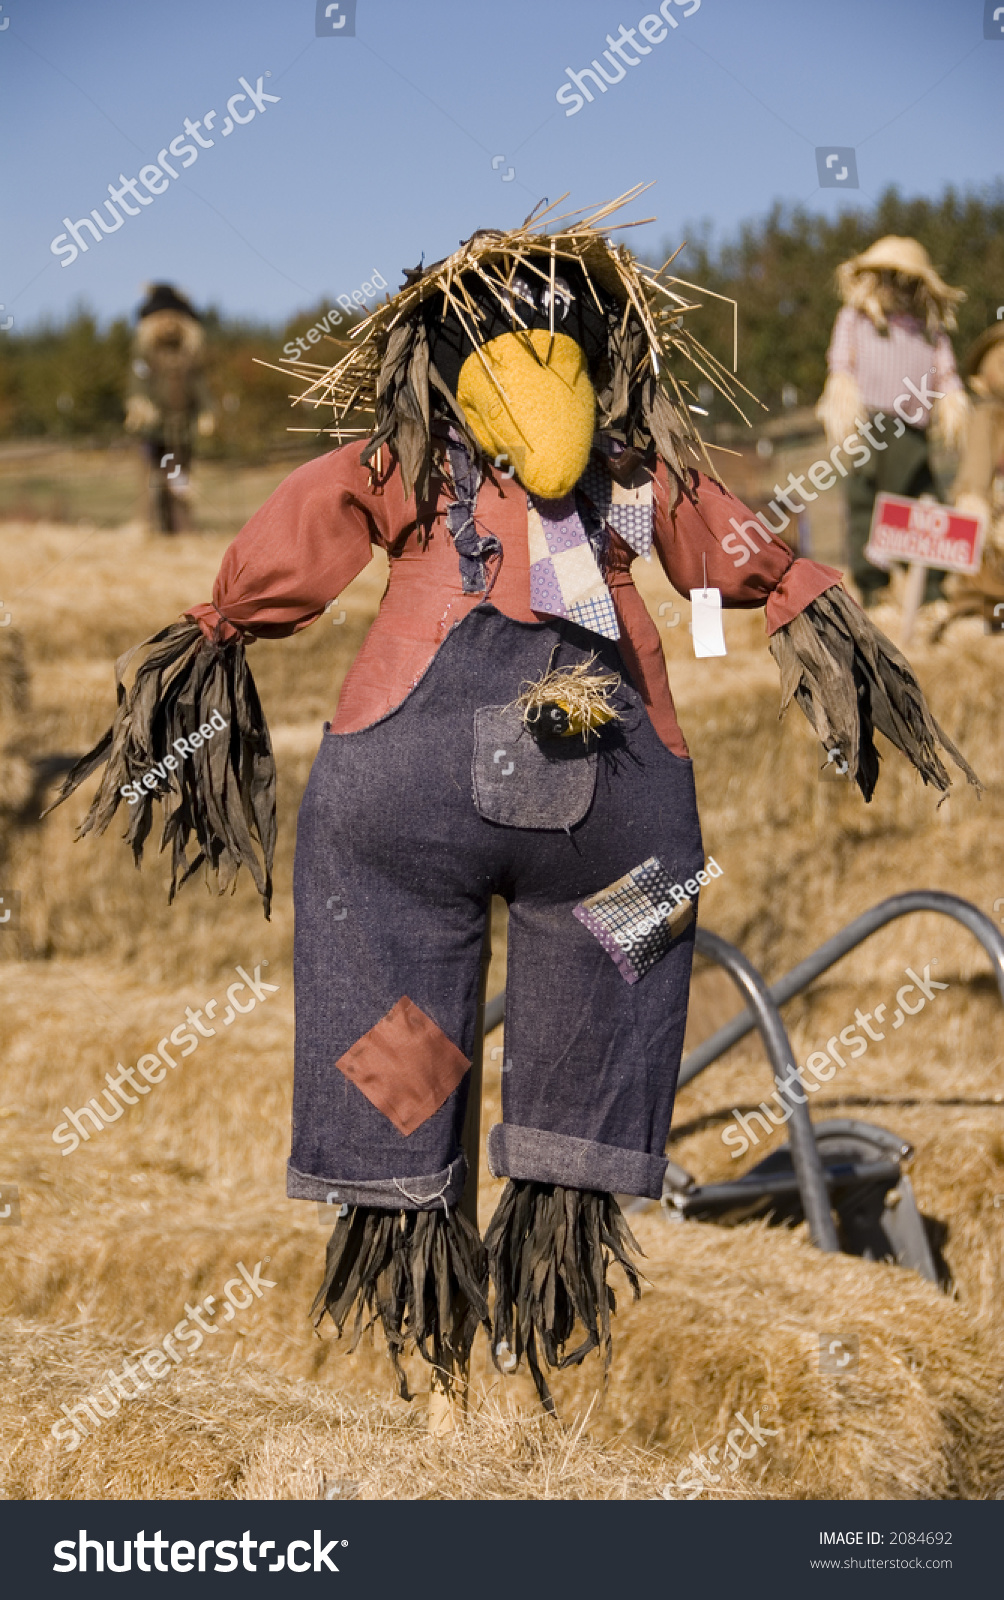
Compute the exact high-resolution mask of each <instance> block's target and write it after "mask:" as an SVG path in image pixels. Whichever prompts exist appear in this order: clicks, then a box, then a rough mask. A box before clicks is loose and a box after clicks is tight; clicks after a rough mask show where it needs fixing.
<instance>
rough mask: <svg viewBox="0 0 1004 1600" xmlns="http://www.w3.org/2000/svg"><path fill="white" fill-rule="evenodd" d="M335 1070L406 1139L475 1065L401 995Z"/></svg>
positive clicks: (426, 1119)
mask: <svg viewBox="0 0 1004 1600" xmlns="http://www.w3.org/2000/svg"><path fill="white" fill-rule="evenodd" d="M335 1065H336V1067H337V1068H338V1070H339V1072H343V1073H344V1074H345V1076H346V1077H347V1078H348V1079H349V1081H350V1082H351V1083H354V1084H355V1086H356V1088H357V1089H358V1090H359V1091H360V1092H361V1093H362V1094H364V1095H365V1096H366V1098H367V1100H368V1101H369V1102H370V1104H371V1105H374V1106H376V1108H377V1110H378V1111H382V1112H383V1114H384V1116H385V1117H387V1118H389V1120H390V1121H391V1122H393V1124H394V1126H395V1128H397V1130H398V1132H399V1133H403V1134H404V1136H405V1138H407V1137H408V1135H409V1134H410V1133H414V1131H415V1129H416V1128H420V1127H421V1126H422V1123H423V1122H426V1121H428V1119H429V1117H431V1116H432V1115H433V1114H434V1113H435V1112H436V1111H438V1110H439V1108H440V1106H441V1105H443V1104H444V1103H445V1101H447V1100H448V1099H449V1097H450V1095H451V1094H452V1093H453V1091H454V1089H456V1087H457V1085H458V1084H459V1083H461V1082H462V1080H463V1077H464V1073H465V1072H467V1071H468V1070H469V1068H470V1065H471V1064H470V1062H469V1061H468V1059H467V1057H466V1056H465V1055H463V1054H462V1053H461V1052H460V1051H459V1050H458V1049H457V1047H456V1045H455V1044H454V1043H453V1040H452V1039H449V1038H447V1036H446V1034H445V1033H444V1032H443V1030H442V1028H440V1027H438V1026H437V1024H436V1023H435V1022H433V1020H432V1018H431V1017H427V1016H426V1014H425V1012H424V1011H422V1010H421V1009H420V1008H419V1007H418V1006H417V1005H415V1003H414V1001H412V1000H409V999H408V996H407V995H402V997H401V999H400V1000H399V1001H398V1002H397V1004H396V1005H394V1006H392V1007H391V1009H390V1010H389V1011H388V1013H387V1015H386V1016H385V1017H381V1018H380V1021H379V1022H377V1023H375V1024H374V1025H373V1027H372V1028H370V1030H369V1032H368V1033H364V1034H363V1036H362V1038H361V1039H357V1040H356V1042H355V1044H354V1045H352V1047H351V1048H350V1049H348V1050H346V1052H345V1054H344V1055H343V1056H342V1057H341V1059H340V1060H338V1061H336V1062H335Z"/></svg>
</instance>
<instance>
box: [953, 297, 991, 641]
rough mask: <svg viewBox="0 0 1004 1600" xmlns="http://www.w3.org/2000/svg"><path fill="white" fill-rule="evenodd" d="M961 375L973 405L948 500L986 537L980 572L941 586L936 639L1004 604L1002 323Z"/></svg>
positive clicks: (983, 338)
mask: <svg viewBox="0 0 1004 1600" xmlns="http://www.w3.org/2000/svg"><path fill="white" fill-rule="evenodd" d="M965 372H966V377H967V378H968V380H969V387H970V388H971V389H972V391H973V393H974V395H975V396H976V406H975V409H974V411H973V416H972V420H971V422H970V424H969V429H968V432H967V435H966V447H965V450H964V452H963V455H962V460H961V461H960V463H959V470H958V473H957V475H956V478H955V483H954V484H953V486H952V496H953V499H954V502H955V505H956V507H957V509H958V510H959V511H964V512H966V513H967V514H968V515H970V516H981V517H983V518H984V520H985V524H986V536H985V540H984V545H983V561H982V563H981V566H980V570H979V572H978V573H977V574H976V575H975V576H973V577H969V576H967V575H964V574H962V573H952V574H951V576H950V577H949V578H948V579H947V580H946V582H945V589H946V592H947V594H948V596H949V601H950V612H951V614H950V616H949V617H948V618H946V619H945V621H944V622H943V623H942V624H940V625H939V629H938V636H939V637H940V635H941V633H943V632H944V629H945V627H946V626H947V624H948V623H949V622H951V621H953V620H954V619H955V618H956V617H962V616H973V615H978V614H979V613H981V612H984V611H987V610H989V612H990V613H992V612H993V609H994V606H995V605H999V604H1000V602H1001V601H1004V322H998V323H995V324H994V325H993V326H992V327H989V328H987V329H986V331H985V332H984V333H981V334H980V336H979V338H978V339H977V340H976V342H975V343H974V344H973V346H972V348H971V350H970V351H969V354H968V356H967V357H966V363H965ZM998 615H999V613H998Z"/></svg>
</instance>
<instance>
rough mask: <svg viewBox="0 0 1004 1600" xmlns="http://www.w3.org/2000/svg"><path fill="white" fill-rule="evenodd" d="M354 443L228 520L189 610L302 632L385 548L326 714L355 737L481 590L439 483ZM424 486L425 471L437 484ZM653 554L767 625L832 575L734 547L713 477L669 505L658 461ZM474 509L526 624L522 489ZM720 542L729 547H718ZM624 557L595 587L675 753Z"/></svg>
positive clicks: (665, 690) (413, 675)
mask: <svg viewBox="0 0 1004 1600" xmlns="http://www.w3.org/2000/svg"><path fill="white" fill-rule="evenodd" d="M361 448H362V447H361V445H360V444H359V443H358V442H356V443H353V444H349V445H344V446H343V447H342V448H341V449H339V450H334V451H332V452H331V454H330V455H325V456H321V457H319V459H318V460H316V461H311V462H308V463H307V465H306V466H303V467H299V468H298V469H297V470H296V471H295V472H293V473H291V474H290V476H289V477H288V478H287V479H286V480H285V482H284V483H282V484H280V485H279V488H278V489H277V490H276V491H275V493H274V494H273V495H271V496H270V497H269V499H268V500H266V502H265V504H264V505H263V506H262V507H261V509H260V510H259V511H257V512H256V513H255V515H254V516H253V517H252V518H251V520H250V522H248V523H247V524H246V526H245V527H244V528H243V529H242V530H241V532H240V533H239V534H238V535H237V537H236V539H234V541H233V543H232V544H231V545H230V547H229V549H228V550H227V552H226V554H225V555H224V557H223V564H222V566H221V567H220V571H219V575H218V577H217V579H216V583H215V585H214V587H213V600H212V604H208V603H206V604H203V605H197V606H194V607H193V608H192V610H191V611H189V612H188V613H187V615H188V616H189V617H191V618H193V619H194V620H195V621H197V622H198V623H199V624H200V626H201V627H202V629H203V631H204V632H205V633H206V635H207V636H209V635H212V633H213V632H214V630H215V629H217V628H220V630H221V634H222V636H223V637H224V638H229V637H233V634H234V631H235V630H240V631H242V632H245V631H246V632H248V633H251V634H254V635H255V636H257V637H260V638H272V639H278V638H285V637H286V636H287V635H289V634H291V633H296V632H298V631H299V629H301V628H306V627H308V626H309V625H310V623H311V622H314V621H315V620H316V619H317V618H318V617H319V616H320V615H321V614H322V612H323V611H324V608H325V606H326V605H328V603H329V602H330V601H331V600H333V599H335V598H337V596H338V595H339V594H340V593H341V591H342V590H343V589H344V588H345V587H346V585H347V584H349V583H350V582H351V581H352V579H353V578H354V577H356V576H357V575H358V573H360V572H361V571H362V570H363V568H364V567H365V566H366V565H367V563H368V562H369V560H370V558H371V553H372V552H371V545H378V546H380V548H381V549H383V550H386V552H387V555H388V557H389V558H390V578H389V581H388V584H387V589H386V592H385V593H384V596H383V600H382V601H381V604H380V610H379V613H378V614H377V617H376V620H375V621H374V623H373V626H372V627H371V628H370V631H369V633H368V634H367V636H366V640H365V642H364V644H363V647H362V649H361V650H360V652H359V654H358V655H357V657H356V659H355V661H354V662H353V665H352V667H351V669H350V670H349V673H348V675H347V677H346V679H345V682H344V684H343V685H342V692H341V696H340V698H339V701H338V708H337V710H336V712H335V716H334V718H333V721H332V731H333V732H335V733H353V732H356V731H357V730H358V729H360V728H365V727H367V726H368V725H369V724H370V723H372V722H375V721H376V720H377V718H379V717H382V716H384V715H385V714H386V713H387V712H388V711H390V710H392V709H393V707H394V706H396V705H399V704H400V702H401V701H402V700H403V699H404V698H405V696H406V695H407V694H408V692H409V690H410V689H411V688H412V687H413V685H414V684H415V683H416V682H417V681H418V679H419V678H420V677H421V676H422V673H423V672H424V671H425V669H426V667H427V666H428V664H429V662H430V661H431V660H432V657H433V656H434V655H435V653H436V651H437V650H438V648H439V646H440V645H441V644H442V642H443V640H444V638H445V637H446V634H447V632H448V631H449V629H450V628H451V627H452V626H453V625H454V624H455V623H457V622H459V621H460V619H461V618H462V617H464V616H466V614H467V613H468V612H469V611H471V610H472V609H473V608H474V607H475V606H477V605H479V604H481V603H482V602H483V600H484V598H485V596H484V595H483V594H465V593H464V592H463V588H462V585H461V581H460V566H459V561H458V557H457V553H456V550H455V549H454V546H453V541H452V539H451V537H450V534H449V531H448V529H447V525H446V512H447V510H448V508H449V506H450V504H451V501H450V496H449V491H448V490H447V488H446V486H445V485H443V484H440V485H439V488H438V493H437V494H436V495H435V498H434V499H433V500H431V501H430V502H429V503H428V504H423V505H422V506H421V507H416V502H415V497H414V495H412V496H409V497H407V498H406V497H405V495H404V492H403V488H402V484H401V475H400V472H399V470H398V467H397V464H396V462H394V460H393V458H392V457H391V458H390V460H389V461H388V460H387V453H386V451H385V452H384V460H385V462H387V467H388V470H386V471H385V474H384V476H383V477H382V478H381V479H379V480H377V477H376V474H374V473H371V470H370V468H369V467H364V466H363V465H361V463H360V460H359V457H360V452H361ZM435 483H436V480H434V486H435ZM654 500H655V504H654V508H653V511H654V515H653V549H654V550H655V551H656V552H657V553H658V557H659V560H660V561H661V563H662V565H663V568H664V569H665V572H666V574H667V576H668V578H669V580H670V582H671V583H672V584H673V585H674V586H675V588H677V589H678V590H679V591H680V593H681V594H683V595H685V596H686V595H688V594H689V591H690V590H691V589H696V588H701V587H703V585H704V582H705V578H704V563H705V561H706V563H707V583H708V585H709V587H712V588H718V589H720V590H721V592H722V604H723V605H725V606H740V607H755V606H763V605H765V606H766V609H767V628H768V632H770V633H773V632H774V631H775V630H776V629H777V628H780V627H782V626H783V625H784V624H785V623H786V622H790V621H791V619H792V618H793V617H795V616H797V615H798V613H799V612H800V611H803V610H804V609H805V607H806V606H807V605H808V604H809V602H810V601H812V600H814V599H815V598H816V596H817V595H819V594H822V592H823V591H824V589H829V588H831V587H832V586H833V585H834V584H837V583H839V582H840V573H839V572H837V571H835V570H834V568H832V567H824V566H821V565H820V564H819V563H818V562H815V561H805V560H796V559H795V557H794V556H793V554H792V552H791V550H790V549H789V547H788V546H787V545H786V544H783V543H781V541H780V540H778V539H776V538H775V539H774V540H773V541H771V540H769V539H768V535H767V533H766V532H765V530H764V529H763V528H762V525H761V524H760V523H755V524H751V529H752V530H753V542H754V544H755V545H756V546H757V553H754V552H753V551H748V559H746V560H743V561H741V564H737V562H740V557H741V555H742V553H743V552H744V551H747V545H746V544H744V543H743V541H742V540H741V539H740V537H739V536H738V534H737V533H736V531H735V528H734V526H733V525H732V524H731V522H730V519H732V518H734V519H735V524H736V525H741V524H742V523H743V522H744V521H746V520H747V519H748V518H749V517H750V515H751V513H750V512H749V511H748V510H747V509H746V507H745V506H744V505H743V504H742V503H741V502H740V501H738V500H736V499H735V498H734V497H733V496H732V495H730V494H728V493H727V492H726V491H725V490H723V489H721V488H719V486H718V485H717V484H716V483H714V482H713V481H712V480H710V479H707V478H705V479H701V480H699V482H698V493H697V504H696V506H695V505H692V504H691V503H690V502H689V501H688V500H687V499H686V498H681V499H680V501H679V503H678V504H677V506H676V508H675V510H674V511H672V512H671V511H670V509H669V507H670V503H671V492H670V482H669V477H668V473H667V471H666V468H665V467H664V466H663V465H662V464H661V463H660V465H659V467H658V469H657V471H656V474H655V492H654ZM476 518H477V523H478V528H479V531H480V532H481V533H489V532H490V533H494V534H495V535H496V536H497V538H498V539H499V540H500V542H501V545H502V551H503V558H502V564H501V568H500V569H499V572H498V576H497V578H496V580H495V584H494V587H493V588H492V590H491V596H490V598H491V603H492V604H493V605H495V606H496V607H497V608H498V610H499V611H501V612H503V613H504V614H505V615H506V616H509V617H512V618H514V619H515V620H516V621H518V622H537V621H540V620H541V618H540V616H538V615H537V613H535V612H533V611H531V610H530V563H529V547H528V543H527V502H526V494H525V491H524V490H523V489H522V488H521V487H520V486H519V484H518V483H517V482H516V480H515V478H511V479H508V480H501V481H500V482H499V483H498V484H493V483H490V482H486V483H484V484H482V486H481V490H480V493H479V495H478V501H477V507H476ZM723 540H726V541H728V549H729V550H731V551H732V552H733V554H727V553H726V551H725V550H724V549H723V547H722V546H723ZM635 559H636V557H635V555H634V552H633V551H632V550H631V549H629V547H628V546H627V545H626V544H624V543H623V541H622V540H620V539H619V538H618V537H617V536H616V534H612V535H611V539H610V547H609V558H608V567H607V572H606V579H607V583H608V585H609V588H610V592H611V595H612V596H613V601H614V605H615V607H616V610H617V617H618V621H619V624H620V629H621V637H620V640H619V641H618V646H619V649H620V652H621V655H622V657H623V660H624V665H625V667H626V669H627V671H628V673H629V675H630V677H631V679H632V681H633V683H634V685H635V687H636V688H637V689H638V691H639V693H640V694H641V696H642V698H643V700H644V702H645V705H646V707H647V709H648V712H649V715H650V716H651V718H652V722H653V724H654V726H655V729H656V731H657V733H658V734H659V737H660V738H661V739H662V741H663V743H664V744H665V745H667V747H668V748H669V749H670V750H672V751H673V752H674V753H675V754H676V755H679V756H686V755H687V753H688V752H687V746H686V743H685V742H684V738H683V735H682V733H681V732H680V728H679V724H678V723H677V720H676V712H675V710H674V707H673V697H672V695H671V693H670V689H669V680H668V678H667V675H666V663H665V658H664V657H663V653H662V646H661V643H660V640H659V632H658V629H657V628H656V626H655V623H654V622H653V621H652V618H651V617H650V615H649V613H648V610H647V609H646V606H645V603H644V601H643V600H642V598H641V596H640V594H639V593H638V591H637V589H636V588H635V586H634V583H633V582H632V579H631V570H630V569H631V563H632V561H634V560H635Z"/></svg>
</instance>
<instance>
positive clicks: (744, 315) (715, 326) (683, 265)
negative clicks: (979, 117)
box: [665, 183, 1004, 420]
mask: <svg viewBox="0 0 1004 1600" xmlns="http://www.w3.org/2000/svg"><path fill="white" fill-rule="evenodd" d="M887 233H893V234H901V235H903V234H905V235H908V236H910V237H912V238H915V239H919V240H920V242H921V244H923V245H924V246H925V247H926V249H927V250H928V252H929V254H930V256H931V260H932V261H933V263H934V265H935V267H936V268H937V270H938V271H939V272H940V273H941V275H942V277H943V278H944V279H945V280H946V282H948V283H950V284H952V285H954V286H956V287H960V288H963V289H965V290H966V292H967V295H968V298H967V299H966V300H965V301H964V302H963V304H962V306H961V307H960V309H959V313H958V323H959V331H958V333H957V334H956V335H955V336H954V339H953V342H954V344H955V349H956V355H957V356H958V357H960V358H961V357H962V356H963V355H964V354H965V351H966V349H967V347H968V346H969V344H970V343H971V342H972V341H973V339H975V338H976V336H977V334H979V333H981V332H982V331H983V329H984V328H985V327H987V325H988V323H990V322H992V321H993V320H995V318H996V314H997V307H998V306H1000V305H1004V184H1001V183H998V184H997V185H996V186H995V187H994V188H992V189H989V190H986V191H984V192H983V193H981V194H960V193H959V192H958V191H957V190H955V189H954V188H949V189H947V190H946V191H945V193H944V194H943V195H942V196H941V198H940V199H938V200H905V199H903V198H902V196H901V195H899V194H898V193H897V191H896V190H895V189H889V190H887V191H886V193H885V194H884V195H883V196H882V197H881V199H880V201H879V204H878V206H877V207H876V208H875V209H874V210H869V211H864V210H862V211H844V212H842V213H841V214H840V215H839V216H838V217H836V218H834V219H833V220H832V221H831V220H830V219H828V218H826V217H820V216H814V215H811V214H810V213H809V212H807V211H806V210H805V209H804V208H803V207H795V208H792V209H789V210H786V209H785V208H783V207H781V206H775V207H774V209H773V210H772V211H771V212H770V214H769V216H767V217H766V218H765V219H763V220H762V221H758V222H751V223H748V224H746V225H745V226H744V227H743V228H741V229H740V231H739V235H738V238H736V239H734V240H730V241H729V242H727V243H726V244H724V245H723V246H722V247H720V248H717V249H716V248H715V247H714V246H713V245H712V243H711V242H710V238H709V234H708V230H707V228H705V229H704V230H698V231H697V236H696V237H694V236H692V237H691V238H690V240H689V241H688V244H687V248H686V250H685V251H684V252H683V253H682V254H681V255H680V256H679V257H678V260H677V264H676V266H674V267H673V268H671V269H670V270H671V271H674V272H678V273H679V275H680V276H681V277H683V278H690V279H693V281H694V282H695V283H699V284H706V285H707V286H708V288H709V289H715V290H717V291H718V293H719V294H725V295H730V296H731V297H732V298H733V299H735V300H737V301H738V302H739V376H740V377H741V378H742V380H743V382H744V383H745V384H746V385H747V386H748V387H749V388H750V389H752V390H753V392H754V394H756V395H758V396H759V398H760V399H761V400H763V401H765V402H766V404H767V405H768V406H769V407H770V409H771V410H772V411H774V410H775V409H776V408H778V407H779V406H780V405H781V403H782V397H783V396H784V395H785V391H786V390H788V394H787V399H788V400H789V401H792V400H793V394H792V391H794V394H795V395H797V403H798V404H799V405H810V404H814V403H815V401H816V400H817V399H818V397H819V393H820V390H821V389H822V387H823V383H824V382H825V379H826V347H827V345H828V343H829V338H830V329H831V328H832V326H833V319H834V317H835V316H836V314H837V311H838V309H839V305H840V302H839V300H838V297H837V293H836V289H835V287H834V282H833V278H834V273H835V271H836V268H837V267H838V266H839V264H840V263H841V262H842V261H846V260H847V259H848V258H849V257H850V256H853V255H857V254H858V253H859V252H860V251H862V250H864V249H866V248H867V246H868V245H869V244H871V243H872V242H873V241H874V240H875V239H878V238H881V237H882V235H883V234H887ZM678 242H679V241H677V243H678ZM673 248H675V245H672V244H670V245H668V246H667V249H666V251H665V255H667V256H668V255H669V254H670V251H671V250H672V249H673ZM694 298H695V299H696V298H699V296H695V297H694ZM731 317H732V313H731V308H730V307H727V306H722V305H720V304H716V302H715V301H714V300H707V301H706V302H705V304H704V308H703V309H702V310H701V311H698V312H695V313H694V314H693V316H692V318H690V317H688V326H689V327H692V328H693V331H694V333H695V334H696V336H697V337H698V338H699V339H700V340H701V341H702V343H705V344H707V345H708V347H709V349H711V350H713V351H714V353H715V354H716V355H717V356H718V358H719V360H721V361H723V362H724V363H725V364H726V365H727V366H731V362H732V320H731ZM729 410H730V408H728V407H727V406H726V405H725V404H724V402H722V401H720V400H716V402H715V405H714V407H713V415H714V416H715V418H716V419H718V420H725V419H726V417H727V415H728V413H729Z"/></svg>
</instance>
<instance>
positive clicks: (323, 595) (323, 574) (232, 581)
mask: <svg viewBox="0 0 1004 1600" xmlns="http://www.w3.org/2000/svg"><path fill="white" fill-rule="evenodd" d="M359 449H360V446H359V443H358V442H357V443H353V444H349V445H345V446H343V448H342V449H340V450H335V451H332V452H331V453H330V454H329V455H325V456H321V457H320V458H319V459H318V460H316V461H309V462H308V463H307V464H306V466H303V467H298V468H297V470H296V471H295V472H292V473H290V475H289V477H288V478H287V479H286V480H285V481H284V482H283V483H281V484H280V485H279V487H278V489H276V491H275V493H274V494H272V495H270V496H269V498H268V499H267V500H266V501H265V504H264V505H263V506H262V507H261V509H260V510H259V511H256V512H255V514H254V516H253V517H252V518H251V520H250V522H248V523H246V524H245V526H244V527H243V528H242V529H241V531H240V533H239V534H238V535H237V537H236V539H234V541H233V543H232V544H231V545H230V546H229V548H228V549H227V552H226V554H225V555H224V557H223V562H222V565H221V566H220V570H219V574H218V576H217V579H216V582H215V584H214V585H213V598H212V603H211V604H210V603H209V602H205V603H203V604H201V605H196V606H193V607H192V609H191V610H190V611H188V612H186V613H185V614H186V616H188V617H190V618H191V619H192V621H194V622H198V624H199V625H200V627H201V628H202V631H203V633H205V634H206V635H207V637H211V636H212V635H213V634H214V633H216V632H217V630H219V636H220V637H222V638H223V639H224V640H226V639H232V638H233V637H234V636H235V634H237V633H243V632H248V633H253V634H255V635H260V636H261V637H262V638H266V639H283V638H286V637H288V635H289V634H291V633H298V632H299V631H300V629H301V628H306V627H309V625H310V623H312V622H314V621H315V620H316V619H317V617H319V616H320V615H321V613H322V612H323V611H324V608H325V606H327V605H328V603H329V602H330V601H331V600H334V599H336V598H337V596H338V595H339V594H340V593H341V591H342V590H343V589H344V588H345V587H346V585H347V584H349V583H351V582H352V579H353V578H354V577H356V576H357V574H358V573H360V572H362V570H363V568H364V567H365V566H366V565H367V563H368V562H369V560H370V557H371V555H372V548H371V547H372V545H373V544H380V545H385V544H386V542H387V525H388V518H389V509H388V508H389V504H390V501H391V499H392V498H393V497H392V496H390V495H381V494H373V493H372V492H369V489H368V485H369V477H368V473H367V470H366V468H364V467H362V466H361V465H360V463H359ZM398 476H399V475H398V474H397V473H394V475H393V477H394V480H397V479H398ZM398 497H400V490H399V489H398Z"/></svg>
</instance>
